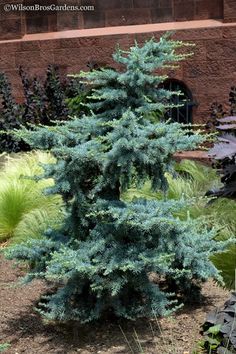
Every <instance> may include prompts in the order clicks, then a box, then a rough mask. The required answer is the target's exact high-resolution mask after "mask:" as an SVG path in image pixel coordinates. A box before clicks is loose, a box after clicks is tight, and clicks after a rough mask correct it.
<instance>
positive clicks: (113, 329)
mask: <svg viewBox="0 0 236 354" xmlns="http://www.w3.org/2000/svg"><path fill="white" fill-rule="evenodd" d="M23 275H24V272H23V270H22V269H20V268H19V267H16V266H15V267H14V266H13V263H12V262H9V261H6V260H5V259H4V258H3V257H2V256H1V257H0V344H3V343H9V344H10V347H9V349H7V350H6V351H5V352H4V353H6V354H17V353H18V354H20V353H25V354H36V353H45V354H50V353H56V354H63V353H65V354H67V353H68V354H75V353H80V354H91V353H94V354H118V353H119V354H129V353H135V354H136V353H144V354H184V353H186V354H187V353H189V354H192V350H193V349H194V348H195V346H196V342H197V341H198V340H199V339H200V338H201V336H200V334H199V329H200V325H201V324H202V323H203V322H204V319H205V315H206V313H207V312H209V311H211V310H212V309H213V308H215V307H218V306H222V305H223V303H224V302H225V301H226V300H227V298H228V296H229V293H228V292H227V291H225V290H223V289H221V288H219V287H218V286H217V285H215V284H214V283H213V282H208V283H206V284H205V285H204V287H203V291H202V293H203V295H204V301H203V302H202V303H201V306H200V305H198V306H196V305H191V306H186V307H184V308H183V309H182V310H181V311H180V312H179V313H177V314H175V315H174V316H172V317H170V318H168V319H161V320H158V321H157V320H155V319H153V320H151V321H148V320H142V321H138V322H135V323H130V322H127V321H122V322H117V321H114V322H111V321H110V322H106V321H105V322H103V323H98V324H96V325H90V326H83V327H82V328H80V329H79V330H78V337H77V338H75V336H73V330H72V328H69V327H63V326H53V325H52V324H47V323H44V322H43V321H42V320H41V318H40V316H39V315H38V314H37V313H36V312H35V311H34V306H35V304H36V302H37V300H38V299H39V297H40V294H42V293H44V292H45V290H46V288H45V285H44V284H43V283H42V282H40V281H34V282H32V283H30V284H29V285H26V286H19V285H17V284H16V283H17V281H18V280H19V278H20V277H21V276H23Z"/></svg>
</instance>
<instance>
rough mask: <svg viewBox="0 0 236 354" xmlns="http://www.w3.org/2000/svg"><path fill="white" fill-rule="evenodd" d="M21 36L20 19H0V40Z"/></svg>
mask: <svg viewBox="0 0 236 354" xmlns="http://www.w3.org/2000/svg"><path fill="white" fill-rule="evenodd" d="M21 37H22V27H21V19H20V18H18V19H8V20H1V19H0V40H1V39H15V38H21Z"/></svg>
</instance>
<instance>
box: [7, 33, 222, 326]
mask: <svg viewBox="0 0 236 354" xmlns="http://www.w3.org/2000/svg"><path fill="white" fill-rule="evenodd" d="M182 47H183V43H182V42H176V41H172V40H171V39H170V38H169V37H168V36H164V37H162V38H161V39H160V41H159V42H156V41H155V40H153V39H152V40H150V41H147V42H146V43H145V44H144V45H143V46H141V47H140V46H139V45H138V44H137V43H136V44H135V45H134V46H133V47H131V48H130V50H128V51H122V50H120V49H118V50H117V52H116V53H115V54H114V56H113V58H114V60H115V61H116V62H117V63H118V64H121V65H122V66H123V70H122V71H115V70H111V69H102V70H99V71H97V70H94V71H92V72H88V73H85V72H82V73H81V74H80V76H81V77H82V78H83V82H84V83H85V84H87V85H88V86H90V87H92V88H93V91H92V96H91V97H90V99H91V101H92V102H91V103H89V104H88V108H89V109H90V110H91V114H89V115H86V116H84V117H82V118H80V119H77V118H74V119H73V120H71V121H67V122H62V123H58V124H57V126H54V127H49V128H44V127H36V128H35V130H34V131H31V132H29V131H27V130H26V129H24V130H22V131H21V133H20V137H21V138H23V139H24V140H25V141H26V142H27V143H29V144H31V146H33V147H35V148H40V149H47V150H50V152H51V153H52V155H53V156H54V157H55V158H56V163H55V164H53V165H51V166H50V165H49V166H48V167H47V168H46V170H45V175H46V176H47V177H49V176H50V177H52V178H53V179H54V181H55V184H54V185H53V186H52V187H51V188H50V189H49V192H51V193H52V195H54V194H60V195H61V196H62V198H63V200H64V202H65V204H66V213H67V216H66V219H65V222H64V224H63V226H62V227H61V229H60V230H57V229H55V228H54V229H52V230H51V231H48V232H47V233H46V235H45V236H44V238H43V239H41V240H33V241H30V242H28V243H26V244H24V245H20V246H18V247H17V248H13V249H10V250H9V251H8V256H9V257H10V258H16V259H24V260H28V261H29V262H30V264H31V271H30V272H31V273H30V277H31V279H32V278H34V277H41V278H43V279H47V280H49V281H50V282H52V283H53V284H54V292H53V293H52V294H50V295H48V296H47V297H46V298H45V299H44V301H43V302H42V303H41V305H40V310H39V311H40V312H41V313H42V314H43V315H44V316H45V317H46V318H47V319H49V320H56V321H61V322H67V321H78V322H79V323H86V322H90V321H94V320H96V319H99V318H101V317H102V316H103V315H108V314H110V313H112V314H115V315H116V316H119V317H122V318H126V319H131V320H134V319H136V318H139V317H146V316H148V317H151V316H159V315H165V314H168V313H170V312H171V311H173V310H174V309H175V308H176V307H178V306H179V303H178V302H177V297H176V296H175V294H174V293H173V294H172V295H171V294H170V293H169V290H170V288H171V289H172V292H173V289H174V292H175V293H176V295H177V294H178V298H180V296H181V295H184V296H187V295H188V296H189V297H193V296H194V297H195V295H196V293H198V291H199V288H198V285H200V284H201V282H202V281H205V280H207V279H208V278H209V277H217V274H218V273H217V270H216V268H215V267H214V265H213V264H212V263H211V261H210V260H209V256H210V255H211V254H212V252H218V251H221V250H222V249H223V248H224V245H225V244H224V243H223V242H215V240H214V237H215V231H214V230H213V229H208V228H205V229H201V230H200V228H199V227H198V225H197V223H195V222H194V221H193V220H190V219H189V220H180V219H179V218H176V217H175V216H174V214H175V212H176V211H177V210H179V209H180V208H183V206H184V205H186V202H185V201H184V200H183V199H180V200H164V199H162V200H147V199H146V198H142V199H138V200H135V201H130V202H128V201H127V202H126V201H123V200H122V193H123V192H125V191H126V190H127V189H128V188H129V187H130V186H131V185H133V184H134V185H135V186H136V187H137V188H139V187H141V186H142V185H143V183H145V181H147V180H149V181H150V183H151V188H152V189H153V190H163V191H166V190H167V189H168V182H167V179H166V172H168V171H170V169H171V166H172V156H173V154H174V153H175V152H176V151H179V150H187V149H192V148H193V147H196V146H198V145H199V144H200V143H201V142H202V141H203V140H204V138H203V137H202V135H201V134H200V132H198V131H196V132H195V133H192V132H191V134H190V132H189V130H190V129H186V127H185V129H182V126H181V125H180V124H178V123H171V122H165V121H164V120H162V118H161V117H162V115H164V111H165V109H166V108H167V107H168V106H169V104H168V99H169V98H170V97H171V92H169V91H166V90H164V89H160V88H158V86H159V84H160V83H161V82H163V80H165V78H166V76H164V75H162V76H160V75H154V72H155V71H156V70H157V69H158V70H160V69H163V68H166V67H173V63H174V64H175V63H177V62H179V61H181V60H183V59H185V58H186V56H185V55H183V54H177V51H178V52H179V50H180V49H181V48H182ZM153 112H158V119H153V115H152V113H153ZM150 117H151V118H150ZM153 273H156V274H157V276H156V281H155V282H154V281H153V280H152V277H150V275H151V274H153Z"/></svg>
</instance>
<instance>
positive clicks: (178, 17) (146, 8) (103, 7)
mask: <svg viewBox="0 0 236 354" xmlns="http://www.w3.org/2000/svg"><path fill="white" fill-rule="evenodd" d="M224 1H225V3H226V5H225V16H226V18H227V21H228V20H229V18H231V17H232V13H234V14H235V17H236V5H235V4H236V1H235V0H40V1H36V0H0V39H1V38H19V37H21V36H22V35H24V34H25V33H42V32H53V31H62V30H70V29H81V28H98V27H109V26H123V25H124V26H126V25H137V24H147V23H159V22H170V21H190V20H202V19H223V16H224V11H223V2H224ZM5 3H23V4H24V5H28V6H30V5H32V4H35V3H40V5H42V6H43V5H45V6H46V5H50V4H55V5H63V4H64V3H66V4H68V5H82V6H84V5H92V6H94V9H95V10H94V11H87V12H86V11H83V12H76V11H74V12H61V11H58V12H53V11H51V12H43V13H42V12H36V11H34V12H30V11H27V12H25V13H20V12H15V13H14V12H12V11H11V12H9V13H6V12H5V11H4V8H3V6H4V4H5Z"/></svg>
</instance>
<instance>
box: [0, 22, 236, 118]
mask: <svg viewBox="0 0 236 354" xmlns="http://www.w3.org/2000/svg"><path fill="white" fill-rule="evenodd" d="M154 26H156V27H157V26H158V28H160V27H161V28H163V30H158V31H157V30H155V29H154ZM165 26H166V25H163V26H162V25H153V26H150V27H153V29H152V28H150V30H149V29H148V31H149V32H148V33H142V32H143V26H137V27H136V28H137V30H136V28H135V30H136V34H133V33H132V31H131V30H130V27H129V26H127V28H126V29H125V31H126V33H127V34H119V31H118V30H117V32H116V31H115V30H113V32H114V33H116V34H113V35H111V34H109V31H110V30H107V34H106V35H104V34H103V35H99V34H98V33H97V32H96V31H95V33H97V34H96V35H91V33H90V34H89V35H88V36H85V34H84V33H83V37H81V36H80V34H79V33H80V31H76V33H78V36H77V37H75V36H74V37H73V38H72V37H68V38H57V39H55V38H54V39H53V38H52V39H45V38H47V37H46V35H45V34H42V35H40V36H41V37H42V38H41V40H40V39H37V40H18V41H8V42H1V41H0V71H5V72H6V73H7V75H8V76H9V78H10V81H11V82H12V85H13V88H14V94H15V96H16V97H17V98H18V99H19V100H20V99H21V97H22V94H21V92H22V87H21V83H20V79H19V76H18V73H17V68H18V67H19V66H20V65H22V66H23V67H24V68H25V69H26V70H27V71H28V72H29V73H30V74H31V75H35V74H37V75H39V76H43V75H45V69H46V67H47V65H48V64H49V63H54V64H57V65H59V67H60V68H61V70H62V72H63V73H77V72H79V71H80V70H87V66H86V65H87V63H88V61H93V62H95V63H96V62H97V63H98V64H99V63H101V64H104V63H106V64H108V65H113V60H112V56H111V55H112V53H113V51H114V47H115V46H116V44H117V43H118V42H119V44H120V46H121V48H124V49H126V48H129V47H130V46H131V45H132V44H133V43H134V39H137V41H138V42H139V43H142V42H144V41H145V40H146V39H148V38H150V37H151V36H152V35H153V34H154V35H155V37H156V38H159V37H160V35H161V34H162V33H163V32H164V31H165ZM181 26H183V27H181V28H182V29H180V30H178V31H176V34H175V38H176V39H181V40H186V41H189V42H192V43H194V44H195V45H196V46H195V48H194V52H195V55H194V56H193V57H192V58H190V59H188V60H187V61H186V62H184V63H182V65H181V66H180V68H179V69H178V70H177V71H176V72H170V73H169V74H170V76H171V77H173V78H176V79H178V80H181V81H183V82H184V83H185V84H186V85H187V86H188V88H189V89H190V90H191V92H192V94H193V99H194V101H195V102H197V103H198V106H197V107H195V108H194V115H193V118H194V122H203V121H206V120H207V119H208V116H209V106H210V104H211V103H212V102H213V101H215V100H218V101H219V102H223V103H225V104H227V100H228V93H229V89H230V87H231V85H232V84H234V85H235V84H236V70H235V62H236V50H235V48H236V24H235V25H233V24H229V25H228V24H219V25H215V27H208V28H207V27H206V28H205V27H203V26H201V27H199V28H198V27H196V28H187V29H184V25H183V24H181ZM156 27H155V28H156ZM139 28H140V29H139ZM90 32H91V30H90ZM74 34H75V33H74ZM40 36H39V35H37V38H39V37H40ZM48 37H50V35H48Z"/></svg>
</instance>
